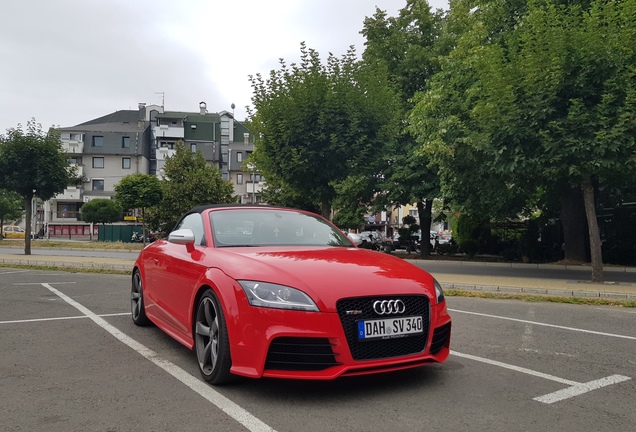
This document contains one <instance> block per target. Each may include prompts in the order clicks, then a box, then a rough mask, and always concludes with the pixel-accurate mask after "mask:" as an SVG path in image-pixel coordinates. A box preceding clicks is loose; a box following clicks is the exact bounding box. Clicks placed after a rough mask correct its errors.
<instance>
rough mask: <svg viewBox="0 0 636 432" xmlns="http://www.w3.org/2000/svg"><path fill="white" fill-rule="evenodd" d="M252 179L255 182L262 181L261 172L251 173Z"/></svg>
mask: <svg viewBox="0 0 636 432" xmlns="http://www.w3.org/2000/svg"><path fill="white" fill-rule="evenodd" d="M250 180H251V181H253V182H256V183H258V182H260V181H261V175H260V174H250Z"/></svg>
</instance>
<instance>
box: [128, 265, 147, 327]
mask: <svg viewBox="0 0 636 432" xmlns="http://www.w3.org/2000/svg"><path fill="white" fill-rule="evenodd" d="M130 311H131V316H132V320H133V322H134V323H135V324H137V325H138V326H147V325H150V324H151V323H150V320H149V319H148V317H147V316H146V305H145V303H144V290H143V282H142V280H141V274H140V273H139V270H135V272H134V273H133V277H132V287H131V289H130Z"/></svg>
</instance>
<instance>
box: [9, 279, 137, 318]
mask: <svg viewBox="0 0 636 432" xmlns="http://www.w3.org/2000/svg"><path fill="white" fill-rule="evenodd" d="M40 285H42V284H40ZM122 315H130V312H123V313H112V314H100V315H96V316H98V317H111V316H122ZM82 318H88V317H87V316H86V315H79V316H67V317H56V318H33V319H26V320H14V321H0V324H22V323H31V322H40V321H62V320H70V319H82Z"/></svg>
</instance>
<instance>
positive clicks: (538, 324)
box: [448, 309, 636, 340]
mask: <svg viewBox="0 0 636 432" xmlns="http://www.w3.org/2000/svg"><path fill="white" fill-rule="evenodd" d="M448 310H449V311H450V312H457V313H463V314H468V315H477V316H482V317H486V318H496V319H502V320H506V321H515V322H519V323H524V324H533V325H537V326H543V327H552V328H558V329H561V330H570V331H575V332H581V333H589V334H594V335H599V336H608V337H613V338H619V339H629V340H636V337H635V336H626V335H621V334H614V333H605V332H599V331H594V330H585V329H580V328H576V327H566V326H560V325H555V324H546V323H540V322H536V321H528V320H522V319H518V318H508V317H503V316H498V315H490V314H485V313H479V312H469V311H463V310H459V309H448Z"/></svg>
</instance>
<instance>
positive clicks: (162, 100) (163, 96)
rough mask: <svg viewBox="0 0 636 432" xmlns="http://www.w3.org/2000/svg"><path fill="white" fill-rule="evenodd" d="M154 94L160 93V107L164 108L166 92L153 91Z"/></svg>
mask: <svg viewBox="0 0 636 432" xmlns="http://www.w3.org/2000/svg"><path fill="white" fill-rule="evenodd" d="M155 94H160V95H161V108H163V109H165V108H166V107H165V105H164V102H165V100H166V93H165V92H155Z"/></svg>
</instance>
